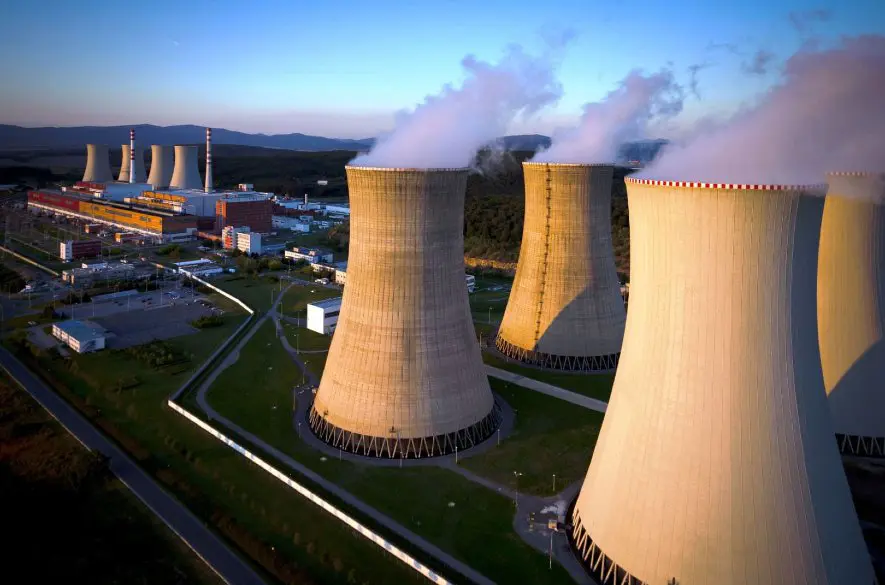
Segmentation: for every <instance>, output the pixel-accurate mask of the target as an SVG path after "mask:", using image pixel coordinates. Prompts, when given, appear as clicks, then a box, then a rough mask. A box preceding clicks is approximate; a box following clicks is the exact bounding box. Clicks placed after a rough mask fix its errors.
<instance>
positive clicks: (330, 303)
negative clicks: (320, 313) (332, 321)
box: [308, 297, 341, 309]
mask: <svg viewBox="0 0 885 585" xmlns="http://www.w3.org/2000/svg"><path fill="white" fill-rule="evenodd" d="M308 305H313V306H314V307H319V308H320V309H334V308H336V307H340V306H341V297H336V298H334V299H326V300H323V301H316V302H314V303H308Z"/></svg>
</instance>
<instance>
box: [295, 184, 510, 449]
mask: <svg viewBox="0 0 885 585" xmlns="http://www.w3.org/2000/svg"><path fill="white" fill-rule="evenodd" d="M346 170H347V181H348V186H349V190H350V204H351V220H350V221H351V223H350V258H349V259H348V266H349V268H348V273H347V287H346V288H345V289H344V297H343V300H342V305H341V313H340V315H339V318H338V324H337V327H336V330H335V335H334V337H333V338H332V345H331V347H330V349H329V357H328V360H327V362H326V368H325V372H324V373H323V378H322V382H321V384H320V387H319V390H318V391H317V394H316V399H315V401H314V404H313V407H312V408H311V411H310V415H309V422H310V427H311V428H312V429H313V431H314V433H315V434H316V435H317V436H319V437H320V438H321V439H322V440H324V441H325V442H327V443H329V444H331V445H333V446H335V447H339V448H341V449H343V450H345V451H351V452H354V453H358V454H362V455H369V456H377V457H426V456H433V455H443V454H446V453H449V452H452V451H454V450H455V449H456V448H458V449H465V448H468V447H471V446H473V445H475V444H477V443H479V442H480V441H482V440H484V439H485V438H487V437H489V436H490V435H491V434H492V433H493V432H494V431H495V429H496V428H497V426H498V424H499V422H500V416H501V415H500V411H499V408H498V406H497V405H496V404H495V400H494V397H493V396H492V392H491V390H490V388H489V383H488V379H487V378H486V375H485V370H484V368H483V364H482V357H481V355H480V351H479V345H478V344H477V341H476V333H475V331H474V329H473V322H472V320H471V317H470V308H469V306H468V301H467V289H466V288H465V286H464V237H463V220H464V192H465V189H466V183H467V171H466V170H464V169H433V170H415V169H389V168H367V167H347V168H346Z"/></svg>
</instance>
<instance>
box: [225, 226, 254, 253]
mask: <svg viewBox="0 0 885 585" xmlns="http://www.w3.org/2000/svg"><path fill="white" fill-rule="evenodd" d="M244 233H249V226H242V227H232V226H227V227H226V228H224V229H223V230H221V246H222V247H223V248H224V249H225V250H236V248H237V243H238V236H239V234H244Z"/></svg>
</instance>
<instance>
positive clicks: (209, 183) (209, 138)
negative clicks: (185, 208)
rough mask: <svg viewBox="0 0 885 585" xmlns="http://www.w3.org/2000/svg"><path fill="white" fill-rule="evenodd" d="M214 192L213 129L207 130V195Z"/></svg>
mask: <svg viewBox="0 0 885 585" xmlns="http://www.w3.org/2000/svg"><path fill="white" fill-rule="evenodd" d="M211 192H212V128H206V193H211Z"/></svg>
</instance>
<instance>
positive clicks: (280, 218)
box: [271, 215, 310, 234]
mask: <svg viewBox="0 0 885 585" xmlns="http://www.w3.org/2000/svg"><path fill="white" fill-rule="evenodd" d="M271 223H272V225H273V227H274V229H281V230H292V231H293V232H302V233H305V234H307V233H310V221H302V220H300V219H298V218H296V217H286V216H285V215H274V216H273V217H272V218H271Z"/></svg>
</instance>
